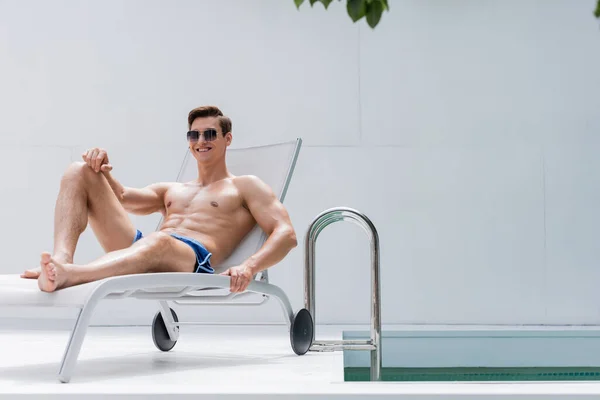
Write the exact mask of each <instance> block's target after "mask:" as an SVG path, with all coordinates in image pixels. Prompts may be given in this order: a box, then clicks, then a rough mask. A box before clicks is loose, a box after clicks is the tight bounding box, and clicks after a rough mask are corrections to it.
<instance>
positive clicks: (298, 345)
mask: <svg viewBox="0 0 600 400" xmlns="http://www.w3.org/2000/svg"><path fill="white" fill-rule="evenodd" d="M313 337H314V323H313V319H312V316H311V315H310V312H309V311H308V310H307V309H306V308H303V309H301V310H299V311H298V312H297V313H296V314H295V315H294V320H293V321H292V326H291V329H290V341H291V342H292V349H293V350H294V353H296V354H298V355H299V356H301V355H303V354H306V352H307V351H308V350H309V349H310V346H311V345H312V342H313Z"/></svg>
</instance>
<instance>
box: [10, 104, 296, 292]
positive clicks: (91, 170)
mask: <svg viewBox="0 0 600 400" xmlns="http://www.w3.org/2000/svg"><path fill="white" fill-rule="evenodd" d="M188 128H189V131H188V133H187V137H188V145H189V149H190V151H191V152H192V154H193V155H194V158H195V159H196V161H197V164H198V178H197V179H196V180H194V181H191V182H186V183H164V182H161V183H155V184H151V185H149V186H147V187H145V188H143V189H135V188H130V187H124V186H122V185H121V184H120V183H119V182H118V181H117V180H116V179H115V178H114V177H113V176H112V174H111V171H112V168H113V167H112V165H111V164H110V162H109V159H108V155H107V153H106V151H105V150H103V149H98V148H94V149H90V150H88V151H86V152H85V153H84V154H83V155H82V156H83V159H84V160H85V162H78V163H73V164H71V165H70V166H69V168H67V170H66V172H65V174H64V175H63V177H62V180H61V184H60V191H59V194H58V199H57V202H56V209H55V217H54V250H53V254H50V253H47V252H45V253H42V256H41V262H40V268H37V269H33V270H27V271H25V272H24V273H23V274H22V275H21V277H23V278H31V279H37V280H38V286H39V287H40V289H41V290H42V291H45V292H52V291H55V290H58V289H61V288H65V287H69V286H73V285H79V284H82V283H86V282H91V281H95V280H99V279H103V278H107V277H110V276H117V275H129V274H139V273H148V272H198V273H213V272H214V269H213V266H218V265H219V264H220V263H221V262H222V261H224V260H225V259H226V258H227V257H228V256H229V255H230V254H231V253H232V252H233V250H234V249H235V248H236V247H237V246H238V244H239V243H240V242H241V240H242V239H243V238H244V236H246V234H247V233H248V232H249V231H250V230H251V229H252V228H253V227H254V225H255V224H258V225H259V226H260V227H261V228H262V229H263V230H264V232H265V233H266V234H267V235H268V239H267V241H266V242H265V244H264V245H263V246H262V248H261V249H260V250H259V251H258V252H257V253H256V254H254V255H252V256H251V257H249V258H248V259H247V260H245V261H244V262H243V263H242V264H241V265H238V266H235V267H232V268H229V269H227V270H226V271H224V272H223V273H222V275H227V276H230V277H231V284H230V290H231V291H232V292H242V291H244V290H245V289H246V288H247V287H248V284H249V283H250V281H251V280H252V279H253V276H254V275H255V274H256V273H258V272H259V271H262V270H264V269H266V268H269V267H270V266H272V265H275V264H277V263H278V262H279V261H281V260H282V259H283V258H284V257H285V256H286V255H287V254H288V252H289V251H290V250H291V249H292V248H294V247H295V246H296V245H297V241H296V235H295V232H294V229H293V227H292V224H291V221H290V218H289V215H288V213H287V211H286V210H285V208H284V207H283V205H282V204H281V203H280V202H279V200H278V199H277V197H276V196H275V194H274V193H273V191H272V190H271V189H270V188H269V187H268V186H267V185H266V184H265V183H264V182H262V181H261V180H260V179H259V178H257V177H255V176H234V175H232V174H231V173H230V172H229V171H228V170H227V166H226V162H225V154H226V149H227V147H228V146H229V145H230V144H231V140H232V134H231V121H230V119H229V118H228V117H226V116H223V113H222V112H221V111H220V110H219V109H218V108H216V107H212V106H207V107H199V108H196V109H194V110H192V111H190V113H189V115H188ZM128 212H129V213H132V214H136V215H148V214H151V213H154V212H160V213H162V214H163V216H164V222H163V223H162V226H161V227H160V229H159V230H158V231H157V232H153V233H150V234H149V235H147V236H143V235H142V234H141V232H140V231H138V230H136V228H135V227H134V226H133V224H132V222H131V221H130V219H129V217H128V215H127V213H128ZM88 223H89V224H90V226H91V227H92V230H93V231H94V234H95V235H96V237H97V238H98V241H99V242H100V244H101V245H102V247H103V249H104V250H105V251H106V252H107V253H106V254H105V255H103V256H102V257H100V258H98V259H97V260H95V261H93V262H91V263H88V264H85V265H84V264H73V254H74V253H75V247H76V245H77V241H78V239H79V236H80V235H81V233H82V232H83V231H84V230H85V228H86V226H87V225H88Z"/></svg>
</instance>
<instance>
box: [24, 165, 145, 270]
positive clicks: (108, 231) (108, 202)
mask: <svg viewBox="0 0 600 400" xmlns="http://www.w3.org/2000/svg"><path fill="white" fill-rule="evenodd" d="M88 222H89V224H90V226H91V227H92V230H93V231H94V234H95V235H96V238H97V239H98V241H99V242H100V245H101V246H102V248H103V249H104V250H105V251H107V252H109V251H114V250H119V249H123V248H126V247H128V246H130V245H131V243H133V239H134V238H135V233H136V230H135V227H134V226H133V224H132V223H131V220H130V219H129V216H128V215H127V212H126V211H125V210H124V209H123V206H122V205H121V203H119V200H118V199H117V197H116V196H115V194H114V193H113V191H112V189H111V187H110V185H109V184H108V181H107V180H106V178H105V177H104V175H103V174H102V173H101V172H100V173H96V172H95V171H94V170H92V169H91V168H90V167H89V166H88V165H87V164H86V163H84V162H76V163H73V164H71V165H70V166H69V167H68V168H67V170H66V171H65V173H64V175H63V177H62V179H61V182H60V191H59V194H58V198H57V200H56V207H55V212H54V250H53V255H52V259H54V260H55V261H56V262H58V263H72V262H73V255H74V253H75V248H76V246H77V241H78V240H79V236H80V235H81V233H82V232H83V231H84V230H85V228H86V227H87V225H88ZM40 265H42V264H41V263H40ZM40 268H41V267H40ZM40 268H37V269H33V270H28V271H25V273H24V274H23V275H21V276H22V277H23V278H32V279H37V278H38V276H39V273H40Z"/></svg>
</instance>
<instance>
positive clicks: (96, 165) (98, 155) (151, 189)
mask: <svg viewBox="0 0 600 400" xmlns="http://www.w3.org/2000/svg"><path fill="white" fill-rule="evenodd" d="M81 157H82V158H83V161H84V162H85V163H86V164H87V165H88V166H89V167H90V168H91V169H93V170H94V171H95V172H96V173H102V174H103V175H104V176H105V177H106V180H107V181H108V184H109V185H110V188H111V189H112V191H113V193H114V194H115V196H117V199H118V200H119V202H120V203H121V204H122V205H123V207H124V208H125V210H126V211H128V212H130V213H132V214H137V215H148V214H152V213H155V212H158V211H160V212H161V213H162V214H163V215H164V214H165V213H166V208H165V201H164V199H165V194H166V193H167V190H168V189H169V187H170V186H171V184H170V183H162V182H161V183H154V184H152V185H148V186H146V187H145V188H142V189H135V188H130V187H125V186H123V185H121V183H119V181H117V180H116V179H115V178H114V177H113V176H112V174H111V171H112V169H113V167H112V165H111V164H110V162H109V160H108V153H107V152H106V150H105V149H103V148H98V147H94V148H91V149H89V150H86V151H85V152H83V154H82V155H81Z"/></svg>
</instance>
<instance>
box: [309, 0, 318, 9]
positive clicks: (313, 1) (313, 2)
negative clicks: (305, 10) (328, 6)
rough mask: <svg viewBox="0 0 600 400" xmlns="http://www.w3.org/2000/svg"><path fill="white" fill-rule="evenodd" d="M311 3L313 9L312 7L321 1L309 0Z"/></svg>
mask: <svg viewBox="0 0 600 400" xmlns="http://www.w3.org/2000/svg"><path fill="white" fill-rule="evenodd" d="M309 1H310V6H311V7H312V6H313V4H315V3H316V2H317V1H319V0H309Z"/></svg>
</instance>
